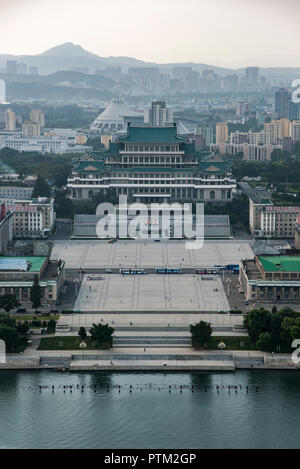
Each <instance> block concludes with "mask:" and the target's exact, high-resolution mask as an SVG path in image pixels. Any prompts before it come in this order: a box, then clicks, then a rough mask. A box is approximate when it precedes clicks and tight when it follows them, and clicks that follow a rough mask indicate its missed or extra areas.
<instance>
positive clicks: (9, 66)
mask: <svg viewBox="0 0 300 469" xmlns="http://www.w3.org/2000/svg"><path fill="white" fill-rule="evenodd" d="M6 71H7V73H12V74H15V73H17V61H16V60H7V61H6Z"/></svg>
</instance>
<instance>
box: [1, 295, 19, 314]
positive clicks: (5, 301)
mask: <svg viewBox="0 0 300 469" xmlns="http://www.w3.org/2000/svg"><path fill="white" fill-rule="evenodd" d="M18 306H20V303H19V300H18V299H17V297H16V295H13V294H12V293H5V294H4V295H2V296H0V308H3V309H4V310H5V311H6V312H7V313H9V312H10V310H12V309H14V308H17V307H18Z"/></svg>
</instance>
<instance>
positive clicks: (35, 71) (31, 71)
mask: <svg viewBox="0 0 300 469" xmlns="http://www.w3.org/2000/svg"><path fill="white" fill-rule="evenodd" d="M38 74H39V69H38V67H35V66H32V67H29V75H38Z"/></svg>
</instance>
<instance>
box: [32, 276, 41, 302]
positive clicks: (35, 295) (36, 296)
mask: <svg viewBox="0 0 300 469" xmlns="http://www.w3.org/2000/svg"><path fill="white" fill-rule="evenodd" d="M41 300H42V287H41V286H40V284H39V278H38V276H37V275H35V276H34V279H33V285H32V287H31V289H30V301H31V303H32V307H33V308H35V310H37V308H38V307H39V306H41Z"/></svg>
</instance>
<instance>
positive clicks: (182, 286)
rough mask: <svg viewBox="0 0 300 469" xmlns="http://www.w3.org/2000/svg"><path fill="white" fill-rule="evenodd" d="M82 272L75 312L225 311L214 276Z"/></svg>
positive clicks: (220, 288) (221, 290)
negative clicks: (96, 273) (208, 277)
mask: <svg viewBox="0 0 300 469" xmlns="http://www.w3.org/2000/svg"><path fill="white" fill-rule="evenodd" d="M98 278H99V275H97V276H96V275H85V276H84V278H83V281H82V284H81V287H80V290H79V293H78V296H77V299H76V303H75V307H74V309H75V310H76V311H81V312H85V311H89V312H101V311H105V312H109V311H112V312H114V313H118V312H125V311H129V312H133V311H139V312H147V311H148V312H162V313H166V312H172V311H182V312H194V311H195V312H207V311H209V312H210V311H213V312H217V311H228V310H229V309H230V307H229V303H228V300H227V298H226V294H225V291H224V288H223V285H222V282H221V279H220V278H219V277H218V276H213V277H210V279H204V278H203V277H202V276H201V275H196V274H185V275H159V274H149V275H126V276H123V275H120V274H104V275H101V277H100V279H98Z"/></svg>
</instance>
